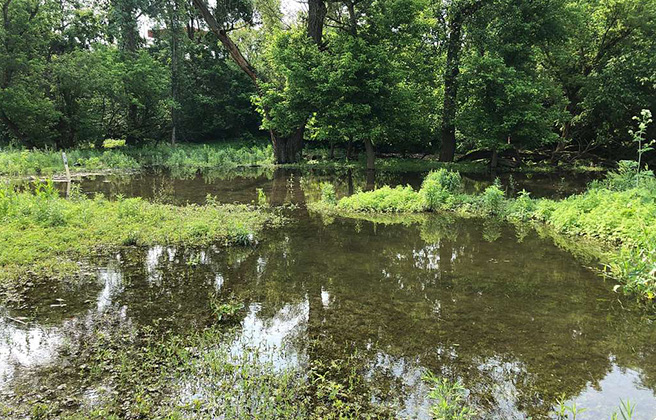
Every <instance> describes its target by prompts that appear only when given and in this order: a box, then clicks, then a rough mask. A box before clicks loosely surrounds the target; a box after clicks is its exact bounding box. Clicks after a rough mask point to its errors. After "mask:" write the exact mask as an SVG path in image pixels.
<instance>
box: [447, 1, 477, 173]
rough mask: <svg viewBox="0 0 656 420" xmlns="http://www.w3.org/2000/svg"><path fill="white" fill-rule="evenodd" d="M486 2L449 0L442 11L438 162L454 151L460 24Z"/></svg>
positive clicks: (450, 158) (460, 42)
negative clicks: (443, 47)
mask: <svg viewBox="0 0 656 420" xmlns="http://www.w3.org/2000/svg"><path fill="white" fill-rule="evenodd" d="M486 1H487V0H453V1H451V2H449V3H448V4H445V9H444V10H443V13H444V18H445V20H446V27H447V33H448V34H447V52H446V68H445V69H444V105H443V107H442V129H441V134H442V146H441V149H440V160H441V161H442V162H451V161H453V158H454V156H455V152H456V126H455V119H456V113H457V109H458V108H457V107H458V102H457V101H458V74H459V73H460V54H461V50H462V37H463V25H464V23H465V21H466V20H467V19H468V18H469V17H471V16H472V15H473V14H474V13H476V12H477V11H478V10H479V9H480V8H481V7H482V6H483V5H484V4H485V2H486Z"/></svg>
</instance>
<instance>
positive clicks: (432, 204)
mask: <svg viewBox="0 0 656 420" xmlns="http://www.w3.org/2000/svg"><path fill="white" fill-rule="evenodd" d="M461 182H462V178H461V177H460V174H459V173H458V172H451V171H449V170H447V169H438V170H437V171H432V172H431V173H429V174H428V175H427V176H426V178H424V181H423V182H422V184H421V190H420V193H421V195H422V197H423V199H424V202H425V205H426V208H427V209H428V210H439V209H442V208H444V207H445V205H446V204H447V202H448V201H449V198H450V197H451V196H452V195H453V194H454V193H455V192H457V191H458V190H460V188H461Z"/></svg>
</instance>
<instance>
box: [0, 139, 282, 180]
mask: <svg viewBox="0 0 656 420" xmlns="http://www.w3.org/2000/svg"><path fill="white" fill-rule="evenodd" d="M117 144H120V143H116V142H112V143H109V144H108V145H107V147H105V148H104V149H93V148H87V149H72V150H67V151H66V154H67V157H68V161H69V166H70V168H71V171H73V172H74V173H75V172H93V171H106V170H136V169H142V168H146V167H163V168H167V169H170V170H172V171H176V172H177V173H180V174H181V175H189V174H196V173H197V172H198V171H204V170H214V169H217V168H219V169H223V170H226V169H232V168H237V167H240V166H266V165H271V164H272V163H273V151H272V148H271V146H270V145H268V144H259V143H256V144H250V143H243V142H233V143H213V144H180V145H177V146H171V145H168V144H158V145H146V146H141V147H127V146H123V147H120V146H117ZM63 172H64V164H63V161H62V156H61V152H60V151H53V150H16V149H6V150H0V175H5V176H27V175H37V176H51V175H54V174H62V173H63Z"/></svg>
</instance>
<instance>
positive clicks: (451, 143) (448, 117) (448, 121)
mask: <svg viewBox="0 0 656 420" xmlns="http://www.w3.org/2000/svg"><path fill="white" fill-rule="evenodd" d="M462 21H463V16H462V13H460V12H459V11H455V12H454V13H453V14H452V16H451V19H450V20H449V39H448V41H447V45H448V47H447V52H446V69H445V71H444V108H443V111H442V112H443V113H442V130H441V131H442V148H441V149H440V161H442V162H452V161H453V157H454V156H455V153H456V124H455V120H456V111H457V106H458V103H457V102H456V101H457V95H458V74H459V73H460V49H461V48H462V40H461V38H462Z"/></svg>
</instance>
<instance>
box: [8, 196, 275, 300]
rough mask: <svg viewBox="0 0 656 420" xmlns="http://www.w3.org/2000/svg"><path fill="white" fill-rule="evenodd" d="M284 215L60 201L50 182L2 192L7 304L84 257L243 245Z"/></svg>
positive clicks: (69, 273) (210, 204)
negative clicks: (158, 247)
mask: <svg viewBox="0 0 656 420" xmlns="http://www.w3.org/2000/svg"><path fill="white" fill-rule="evenodd" d="M278 220H279V218H278V217H277V216H275V215H274V214H272V213H270V212H263V211H260V210H258V209H256V208H252V207H248V206H239V205H218V204H217V203H216V202H214V200H213V199H212V198H211V197H210V198H208V201H207V204H205V205H202V206H196V205H189V206H184V207H175V206H170V205H164V204H154V203H149V202H146V201H143V200H141V199H138V198H131V199H119V200H117V201H109V200H106V199H105V198H103V197H102V196H97V197H96V198H94V199H89V198H86V197H84V196H82V195H81V194H73V197H72V198H71V199H70V200H67V199H63V198H61V197H60V196H59V194H58V192H57V190H56V189H55V188H54V187H53V185H52V184H51V183H46V184H37V185H36V186H35V188H34V191H33V192H16V191H15V190H14V189H12V188H9V187H7V186H5V187H0V267H1V271H0V294H1V295H2V298H0V299H3V298H4V299H6V298H9V297H12V295H13V293H11V292H12V291H14V292H15V291H17V290H20V289H21V288H22V287H23V286H24V285H25V284H29V283H31V282H32V281H33V280H34V279H42V278H46V277H47V278H71V277H75V276H78V275H79V274H80V273H81V272H82V269H81V268H80V265H79V264H78V263H79V262H80V261H81V260H84V259H85V258H87V257H89V256H92V255H93V254H94V253H95V252H97V251H99V250H102V249H107V248H114V247H120V246H133V245H139V246H146V245H153V244H173V245H175V244H184V245H188V246H200V245H208V244H222V245H231V244H243V243H250V242H252V241H253V239H254V237H255V235H257V234H258V233H259V232H260V231H261V229H262V228H263V227H264V226H265V225H266V224H268V223H274V222H277V221H278Z"/></svg>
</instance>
